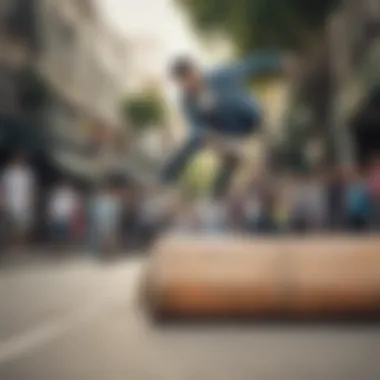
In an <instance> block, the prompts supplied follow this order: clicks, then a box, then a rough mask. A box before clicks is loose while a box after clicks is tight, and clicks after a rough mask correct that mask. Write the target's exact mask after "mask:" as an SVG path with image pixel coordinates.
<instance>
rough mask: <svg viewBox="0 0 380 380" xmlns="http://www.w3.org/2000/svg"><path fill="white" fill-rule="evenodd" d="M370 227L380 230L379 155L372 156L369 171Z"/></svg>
mask: <svg viewBox="0 0 380 380" xmlns="http://www.w3.org/2000/svg"><path fill="white" fill-rule="evenodd" d="M369 195H370V202H371V227H372V228H373V229H374V230H375V231H377V232H380V156H377V157H375V158H374V160H373V162H372V164H371V167H370V173H369Z"/></svg>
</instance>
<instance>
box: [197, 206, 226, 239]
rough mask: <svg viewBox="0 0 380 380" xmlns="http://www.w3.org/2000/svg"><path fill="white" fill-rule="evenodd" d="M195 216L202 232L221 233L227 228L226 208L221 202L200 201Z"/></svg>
mask: <svg viewBox="0 0 380 380" xmlns="http://www.w3.org/2000/svg"><path fill="white" fill-rule="evenodd" d="M196 214H197V219H198V221H199V227H200V228H199V229H200V230H201V231H202V232H207V233H221V232H224V231H225V230H226V228H227V206H226V204H225V202H224V201H223V200H209V199H204V200H202V201H201V202H199V203H198V205H197V209H196Z"/></svg>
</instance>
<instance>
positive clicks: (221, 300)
mask: <svg viewBox="0 0 380 380" xmlns="http://www.w3.org/2000/svg"><path fill="white" fill-rule="evenodd" d="M146 278H147V283H146V285H147V286H146V289H147V292H148V295H149V304H150V307H151V310H152V312H154V313H156V314H158V315H164V316H176V317H239V316H256V317H257V316H260V317H265V316H280V315H291V316H312V317H317V316H318V317H319V316H332V315H338V314H345V315H346V314H348V313H362V312H363V313H364V312H379V311H380V238H366V239H364V238H363V239H359V238H357V239H356V238H347V237H346V238H337V237H334V238H332V237H315V238H310V237H309V238H307V239H291V238H282V239H272V240H271V239H242V238H241V239H238V238H236V237H223V238H221V237H216V238H194V239H193V238H187V239H185V238H180V237H177V238H176V237H171V238H170V237H169V238H166V239H164V240H163V241H161V242H160V243H159V244H158V245H157V246H156V248H155V251H154V253H153V255H152V257H151V261H150V264H149V269H148V272H147V276H146Z"/></svg>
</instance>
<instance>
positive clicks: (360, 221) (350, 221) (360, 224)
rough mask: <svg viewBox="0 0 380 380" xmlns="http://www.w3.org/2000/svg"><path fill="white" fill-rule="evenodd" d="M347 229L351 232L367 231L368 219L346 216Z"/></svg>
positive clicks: (355, 215)
mask: <svg viewBox="0 0 380 380" xmlns="http://www.w3.org/2000/svg"><path fill="white" fill-rule="evenodd" d="M347 228H348V230H349V231H352V232H364V231H367V230H368V218H367V217H365V216H364V215H360V214H355V213H352V214H349V215H348V216H347Z"/></svg>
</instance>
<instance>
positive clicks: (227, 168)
mask: <svg viewBox="0 0 380 380" xmlns="http://www.w3.org/2000/svg"><path fill="white" fill-rule="evenodd" d="M238 166H239V159H238V158H237V157H234V156H232V155H227V156H225V157H223V159H222V164H221V168H220V170H219V172H218V174H217V176H216V180H215V182H214V186H213V191H212V195H213V197H214V198H215V199H221V198H223V197H225V196H226V195H227V193H228V190H229V186H230V184H231V180H232V177H233V175H234V174H235V172H236V169H237V168H238Z"/></svg>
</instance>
